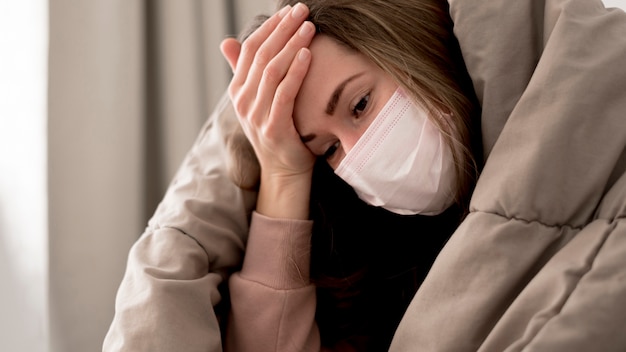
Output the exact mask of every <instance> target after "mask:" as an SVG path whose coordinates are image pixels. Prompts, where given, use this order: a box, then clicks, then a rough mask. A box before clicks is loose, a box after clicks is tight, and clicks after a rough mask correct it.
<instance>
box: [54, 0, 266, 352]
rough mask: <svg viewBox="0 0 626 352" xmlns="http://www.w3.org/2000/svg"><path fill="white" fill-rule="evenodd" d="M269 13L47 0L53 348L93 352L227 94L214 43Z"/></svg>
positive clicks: (195, 0) (202, 1)
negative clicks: (153, 219) (139, 247)
mask: <svg viewBox="0 0 626 352" xmlns="http://www.w3.org/2000/svg"><path fill="white" fill-rule="evenodd" d="M271 5H272V2H271V0H264V1H258V0H257V1H255V0H245V1H244V0H239V1H230V0H223V1H217V0H179V1H168V0H146V1H124V0H92V1H86V2H76V1H70V0H54V1H49V26H50V28H49V29H50V31H49V33H50V34H49V35H50V37H49V59H48V64H49V92H48V188H49V274H48V287H49V302H48V303H49V316H50V322H49V327H50V341H51V349H50V350H51V351H64V352H65V351H95V350H99V349H101V344H102V340H103V338H104V335H105V334H106V331H107V329H108V326H109V324H110V323H111V320H112V318H113V308H114V297H115V292H116V290H117V287H118V286H119V283H120V281H121V279H122V275H123V272H124V268H125V265H126V258H127V255H128V250H129V249H130V246H131V245H132V244H133V243H134V241H135V240H136V239H137V238H138V237H139V235H140V234H141V232H142V231H143V228H144V227H145V224H146V222H147V220H148V218H149V217H150V216H151V215H152V212H153V211H154V209H155V207H156V205H157V203H158V201H159V200H160V199H161V197H162V196H163V193H164V191H165V189H166V187H167V185H168V183H169V180H170V179H171V178H172V176H173V174H174V172H175V171H176V169H177V167H178V165H179V164H180V162H181V161H182V158H183V157H184V155H185V154H186V152H187V150H188V148H189V147H190V146H191V144H192V143H193V141H194V139H195V137H196V135H197V133H198V132H199V128H200V127H201V125H202V124H203V123H204V121H205V119H206V118H207V116H208V113H209V112H210V111H211V110H212V109H213V106H214V105H215V104H216V102H217V100H218V98H219V96H221V94H222V93H223V92H224V90H225V88H226V85H227V82H228V79H229V77H230V72H229V69H228V66H227V64H226V62H225V60H224V59H223V58H222V57H221V54H220V52H219V42H220V41H221V40H222V39H223V38H224V37H225V36H226V35H234V34H235V33H234V32H233V31H235V32H236V31H237V30H238V29H239V28H241V26H242V25H243V24H244V23H246V22H247V21H248V20H249V19H250V18H252V17H253V16H254V15H256V14H257V13H260V12H263V13H268V12H269V10H270V9H271V7H272V6H271ZM207 157H210V156H207Z"/></svg>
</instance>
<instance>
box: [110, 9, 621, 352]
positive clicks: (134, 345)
mask: <svg viewBox="0 0 626 352" xmlns="http://www.w3.org/2000/svg"><path fill="white" fill-rule="evenodd" d="M450 5H451V14H452V18H453V20H454V21H455V30H456V34H457V36H458V38H459V42H460V44H461V47H462V50H463V54H464V57H465V59H466V63H467V66H468V69H469V71H470V74H471V76H472V79H473V81H474V83H475V88H476V91H477V93H478V96H479V98H480V101H481V102H482V105H483V110H484V113H483V118H482V125H483V137H484V147H485V154H486V156H488V158H487V159H486V160H487V163H486V166H485V169H484V171H483V174H482V176H481V177H480V180H479V182H478V186H477V189H476V192H475V195H474V197H473V199H472V203H471V209H472V213H471V214H470V215H469V216H468V218H467V220H466V221H465V222H464V223H463V224H462V225H461V227H460V228H459V229H458V231H457V232H456V233H455V234H454V235H453V237H452V238H451V240H450V242H449V243H448V244H447V246H446V247H445V248H444V250H443V252H442V253H441V255H440V256H439V258H438V259H437V261H436V263H435V265H434V267H433V269H432V271H431V273H430V275H429V276H428V278H427V280H426V282H425V283H424V285H423V287H422V288H421V289H420V290H419V291H418V293H417V295H416V297H415V299H414V301H413V303H412V304H411V306H410V307H409V309H408V311H407V313H406V316H405V317H404V319H403V321H402V323H401V325H400V327H399V330H398V332H397V334H396V337H395V339H394V343H393V345H392V350H393V351H476V350H481V351H505V350H507V351H519V350H529V351H610V350H616V351H624V350H626V222H625V221H624V216H625V214H626V176H624V170H625V169H626V155H625V153H624V147H625V145H626V15H625V14H624V13H623V12H622V11H620V10H611V11H609V10H606V9H604V7H603V6H602V4H601V2H600V0H450ZM231 113H232V111H231V110H230V109H229V104H228V102H227V101H224V102H223V104H221V105H220V106H218V107H217V108H216V110H215V112H214V113H213V115H212V116H211V117H210V118H209V120H208V121H207V124H206V125H205V128H204V129H203V131H202V132H201V133H200V135H199V137H198V140H197V141H196V143H195V144H194V146H193V148H192V149H191V150H190V151H189V154H188V155H187V158H186V160H185V161H184V163H183V164H182V165H181V167H180V171H179V173H178V175H177V176H176V178H175V180H173V182H172V184H171V186H170V187H169V189H168V192H167V194H166V196H165V198H164V199H163V201H162V203H161V205H160V206H159V208H158V210H157V212H156V213H155V215H154V217H153V218H152V220H151V221H150V223H149V226H148V227H147V229H146V231H145V233H144V234H143V235H142V237H141V238H140V239H139V240H138V241H137V243H136V244H135V245H134V246H133V248H132V250H131V252H130V253H129V261H128V266H127V270H126V274H125V276H124V278H123V280H122V283H121V286H120V289H119V292H118V297H117V301H116V315H115V318H114V321H113V322H112V324H111V328H110V330H109V332H108V334H107V337H106V340H105V342H104V348H103V350H105V351H220V350H221V336H220V329H219V316H220V313H219V303H220V302H224V301H225V300H226V299H227V295H226V294H225V292H224V290H223V288H224V287H223V283H224V282H225V278H226V277H227V276H228V275H229V273H230V272H231V271H232V270H234V269H236V268H237V267H238V266H239V265H240V263H241V258H242V255H243V250H244V246H245V245H244V244H245V241H246V235H247V231H248V225H247V224H248V222H247V221H248V217H249V214H250V211H251V207H252V206H253V204H254V202H255V194H254V193H253V192H247V191H242V190H241V189H239V188H237V187H236V186H234V185H233V184H232V183H231V182H230V181H229V179H228V177H227V170H228V165H227V164H226V163H225V160H226V143H227V139H228V135H229V133H230V131H232V129H233V126H235V125H234V124H233V123H236V120H235V119H234V117H233V116H232V115H231Z"/></svg>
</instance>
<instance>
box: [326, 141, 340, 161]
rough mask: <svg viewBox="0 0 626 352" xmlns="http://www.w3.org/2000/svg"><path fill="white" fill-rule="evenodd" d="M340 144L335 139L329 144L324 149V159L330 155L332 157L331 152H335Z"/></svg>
mask: <svg viewBox="0 0 626 352" xmlns="http://www.w3.org/2000/svg"><path fill="white" fill-rule="evenodd" d="M340 145H341V143H340V142H339V141H337V142H335V143H334V144H333V145H331V146H330V147H329V148H328V149H326V151H325V152H324V155H323V157H324V159H329V158H330V157H332V156H333V154H335V152H336V151H337V150H338V149H339V146H340Z"/></svg>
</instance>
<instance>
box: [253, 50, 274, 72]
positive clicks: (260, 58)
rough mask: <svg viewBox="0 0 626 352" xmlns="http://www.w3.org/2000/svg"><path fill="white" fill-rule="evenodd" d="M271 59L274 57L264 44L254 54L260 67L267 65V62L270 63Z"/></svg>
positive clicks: (255, 60)
mask: <svg viewBox="0 0 626 352" xmlns="http://www.w3.org/2000/svg"><path fill="white" fill-rule="evenodd" d="M271 59H272V55H271V53H270V52H269V50H268V49H267V48H266V47H264V46H262V47H260V48H259V50H258V51H257V52H256V54H255V56H254V62H255V64H256V65H257V66H260V67H265V66H267V64H269V62H270V60H271Z"/></svg>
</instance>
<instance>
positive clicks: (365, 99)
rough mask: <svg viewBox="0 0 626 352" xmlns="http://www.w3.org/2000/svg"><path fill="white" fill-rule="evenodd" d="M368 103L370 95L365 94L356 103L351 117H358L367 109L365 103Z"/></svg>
mask: <svg viewBox="0 0 626 352" xmlns="http://www.w3.org/2000/svg"><path fill="white" fill-rule="evenodd" d="M369 101H370V94H369V93H367V94H366V95H365V96H364V97H363V98H361V100H359V102H358V103H356V105H355V106H354V107H353V108H352V115H354V116H359V115H361V114H362V113H363V111H365V108H367V103H369Z"/></svg>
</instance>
